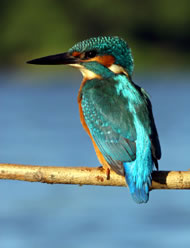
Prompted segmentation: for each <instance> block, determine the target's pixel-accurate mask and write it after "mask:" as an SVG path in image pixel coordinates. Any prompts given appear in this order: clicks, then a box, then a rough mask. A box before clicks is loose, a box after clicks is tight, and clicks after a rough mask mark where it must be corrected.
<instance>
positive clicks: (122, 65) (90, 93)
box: [27, 36, 161, 203]
mask: <svg viewBox="0 0 190 248" xmlns="http://www.w3.org/2000/svg"><path fill="white" fill-rule="evenodd" d="M27 63H29V64H37V65H70V66H72V67H76V68H78V69H79V70H80V71H81V73H82V75H83V80H82V83H81V86H80V89H79V93H78V104H79V113H80V120H81V123H82V125H83V127H84V129H85V131H86V132H87V133H88V135H89V136H90V138H91V140H92V143H93V145H94V149H95V152H96V155H97V157H98V159H99V162H100V164H101V165H102V167H103V169H105V171H106V174H107V179H109V173H110V169H112V170H114V171H115V172H116V173H117V174H119V175H122V176H125V179H126V183H127V185H128V187H129V191H130V194H131V196H132V198H133V199H134V201H135V202H136V203H146V202H147V201H148V199H149V188H150V186H151V181H152V177H151V174H152V171H153V169H154V166H155V167H156V168H157V169H158V160H159V159H160V158H161V148H160V142H159V137H158V133H157V129H156V126H155V122H154V118H153V113H152V105H151V102H150V99H149V95H148V94H147V93H146V91H145V90H144V89H143V88H141V87H139V86H138V85H136V84H135V83H134V82H133V80H132V74H133V69H134V63H133V57H132V53H131V49H130V48H129V46H128V43H127V42H126V41H125V40H124V39H122V38H119V37H117V36H103V37H95V38H90V39H87V40H84V41H81V42H79V43H77V44H75V45H74V46H73V47H72V48H70V49H69V50H68V52H65V53H60V54H56V55H50V56H46V57H42V58H38V59H34V60H31V61H28V62H27Z"/></svg>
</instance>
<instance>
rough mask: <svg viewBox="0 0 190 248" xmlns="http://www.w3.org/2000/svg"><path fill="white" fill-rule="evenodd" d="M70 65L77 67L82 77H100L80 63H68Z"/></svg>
mask: <svg viewBox="0 0 190 248" xmlns="http://www.w3.org/2000/svg"><path fill="white" fill-rule="evenodd" d="M70 66H72V67H75V68H78V69H79V70H80V71H81V73H82V75H83V77H84V78H88V79H93V78H100V77H101V76H99V75H97V74H96V73H94V72H93V71H90V70H88V69H86V68H85V67H84V66H82V65H79V64H70Z"/></svg>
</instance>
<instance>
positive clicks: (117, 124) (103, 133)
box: [81, 80, 136, 175]
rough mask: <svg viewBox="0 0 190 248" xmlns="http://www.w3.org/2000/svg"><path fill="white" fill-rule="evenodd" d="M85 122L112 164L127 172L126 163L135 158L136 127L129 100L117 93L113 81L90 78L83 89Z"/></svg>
mask: <svg viewBox="0 0 190 248" xmlns="http://www.w3.org/2000/svg"><path fill="white" fill-rule="evenodd" d="M81 104H82V109H83V114H84V117H85V121H86V124H87V125H88V128H89V130H90V132H91V134H92V136H93V139H94V140H95V142H96V144H97V146H98V148H99V149H100V151H101V153H102V154H103V156H104V158H105V159H106V160H107V162H108V163H109V164H110V166H111V167H112V168H113V169H114V170H115V171H116V172H117V173H119V174H122V175H123V174H124V171H123V166H122V163H123V162H127V161H133V160H135V157H136V145H135V140H136V130H135V126H134V123H133V116H132V114H131V113H130V112H129V110H128V109H127V99H125V98H123V97H121V96H118V95H117V94H116V90H115V81H114V80H109V81H108V80H91V81H88V83H86V84H85V86H84V87H83V90H82V103H81Z"/></svg>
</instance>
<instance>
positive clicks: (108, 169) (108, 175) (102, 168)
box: [98, 166, 110, 180]
mask: <svg viewBox="0 0 190 248" xmlns="http://www.w3.org/2000/svg"><path fill="white" fill-rule="evenodd" d="M98 169H99V170H101V171H105V172H106V179H107V180H110V168H104V167H103V166H99V167H98Z"/></svg>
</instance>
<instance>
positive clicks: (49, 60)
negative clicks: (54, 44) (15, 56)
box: [26, 53, 78, 65]
mask: <svg viewBox="0 0 190 248" xmlns="http://www.w3.org/2000/svg"><path fill="white" fill-rule="evenodd" d="M77 62H78V59H77V58H75V57H74V56H72V55H71V54H69V53H60V54H56V55H50V56H46V57H42V58H38V59H33V60H30V61H27V62H26V63H27V64H35V65H67V64H76V63H77Z"/></svg>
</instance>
